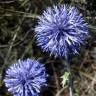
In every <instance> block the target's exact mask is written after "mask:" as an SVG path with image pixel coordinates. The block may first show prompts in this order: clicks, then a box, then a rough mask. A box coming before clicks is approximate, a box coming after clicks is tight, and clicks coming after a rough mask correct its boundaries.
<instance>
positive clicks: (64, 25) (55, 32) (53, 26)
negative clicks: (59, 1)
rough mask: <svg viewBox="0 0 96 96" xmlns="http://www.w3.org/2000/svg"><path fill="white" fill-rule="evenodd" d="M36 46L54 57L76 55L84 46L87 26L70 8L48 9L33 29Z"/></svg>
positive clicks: (64, 6)
mask: <svg viewBox="0 0 96 96" xmlns="http://www.w3.org/2000/svg"><path fill="white" fill-rule="evenodd" d="M35 32H36V38H37V44H38V46H40V47H41V49H43V51H46V52H49V53H50V55H55V57H64V56H65V55H66V54H69V53H71V54H75V53H78V50H79V49H80V48H79V47H80V46H81V45H83V44H85V42H84V41H85V39H86V37H87V36H88V26H87V23H86V22H85V20H84V18H83V15H82V14H80V13H79V11H78V10H77V9H76V8H75V7H72V6H69V5H58V6H53V7H48V8H47V9H46V10H45V11H44V12H43V15H42V16H40V17H39V21H38V25H37V26H36V28H35Z"/></svg>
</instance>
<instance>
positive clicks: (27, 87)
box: [4, 59, 47, 96]
mask: <svg viewBox="0 0 96 96" xmlns="http://www.w3.org/2000/svg"><path fill="white" fill-rule="evenodd" d="M46 78H47V74H46V69H45V67H44V64H41V63H39V62H38V61H36V60H32V59H26V60H18V62H17V63H15V64H12V65H11V66H10V67H9V69H8V70H7V71H6V76H5V79H4V82H5V86H6V87H7V88H8V91H9V92H11V93H12V94H13V95H14V96H39V93H40V90H41V87H43V86H46V85H47V84H46Z"/></svg>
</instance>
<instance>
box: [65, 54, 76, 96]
mask: <svg viewBox="0 0 96 96" xmlns="http://www.w3.org/2000/svg"><path fill="white" fill-rule="evenodd" d="M65 60H66V66H67V71H68V72H69V74H70V75H69V91H70V96H74V94H73V77H72V72H71V67H70V60H69V59H68V55H66V56H65Z"/></svg>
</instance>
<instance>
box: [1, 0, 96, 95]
mask: <svg viewBox="0 0 96 96" xmlns="http://www.w3.org/2000/svg"><path fill="white" fill-rule="evenodd" d="M53 4H55V5H56V4H71V5H73V6H76V7H77V8H78V10H79V11H80V12H81V13H82V14H83V15H84V18H85V20H86V22H87V23H88V27H89V34H90V36H89V37H88V39H87V40H86V44H85V46H84V47H81V50H80V54H78V55H75V56H74V57H72V60H71V69H72V74H73V77H74V89H75V96H96V0H0V96H12V95H11V94H10V93H9V92H8V91H7V88H6V87H5V85H4V82H3V79H4V77H5V71H6V69H7V68H8V66H10V65H11V64H13V63H14V62H16V61H17V60H18V59H26V58H32V59H36V60H39V61H40V62H42V63H45V64H46V69H47V73H48V74H49V78H48V87H47V88H44V90H43V91H42V92H41V96H69V91H68V85H66V86H65V87H64V88H62V85H61V82H62V80H61V78H60V77H61V76H62V75H63V74H64V72H65V71H66V66H65V65H64V63H63V62H62V61H61V60H60V58H54V57H53V56H50V55H49V53H44V52H42V50H41V49H40V48H39V47H37V46H36V45H37V44H36V39H35V37H34V36H35V32H34V28H35V26H36V25H37V22H38V19H37V17H38V16H39V15H41V14H42V12H43V10H44V9H46V8H47V7H49V6H52V5H53Z"/></svg>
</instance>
